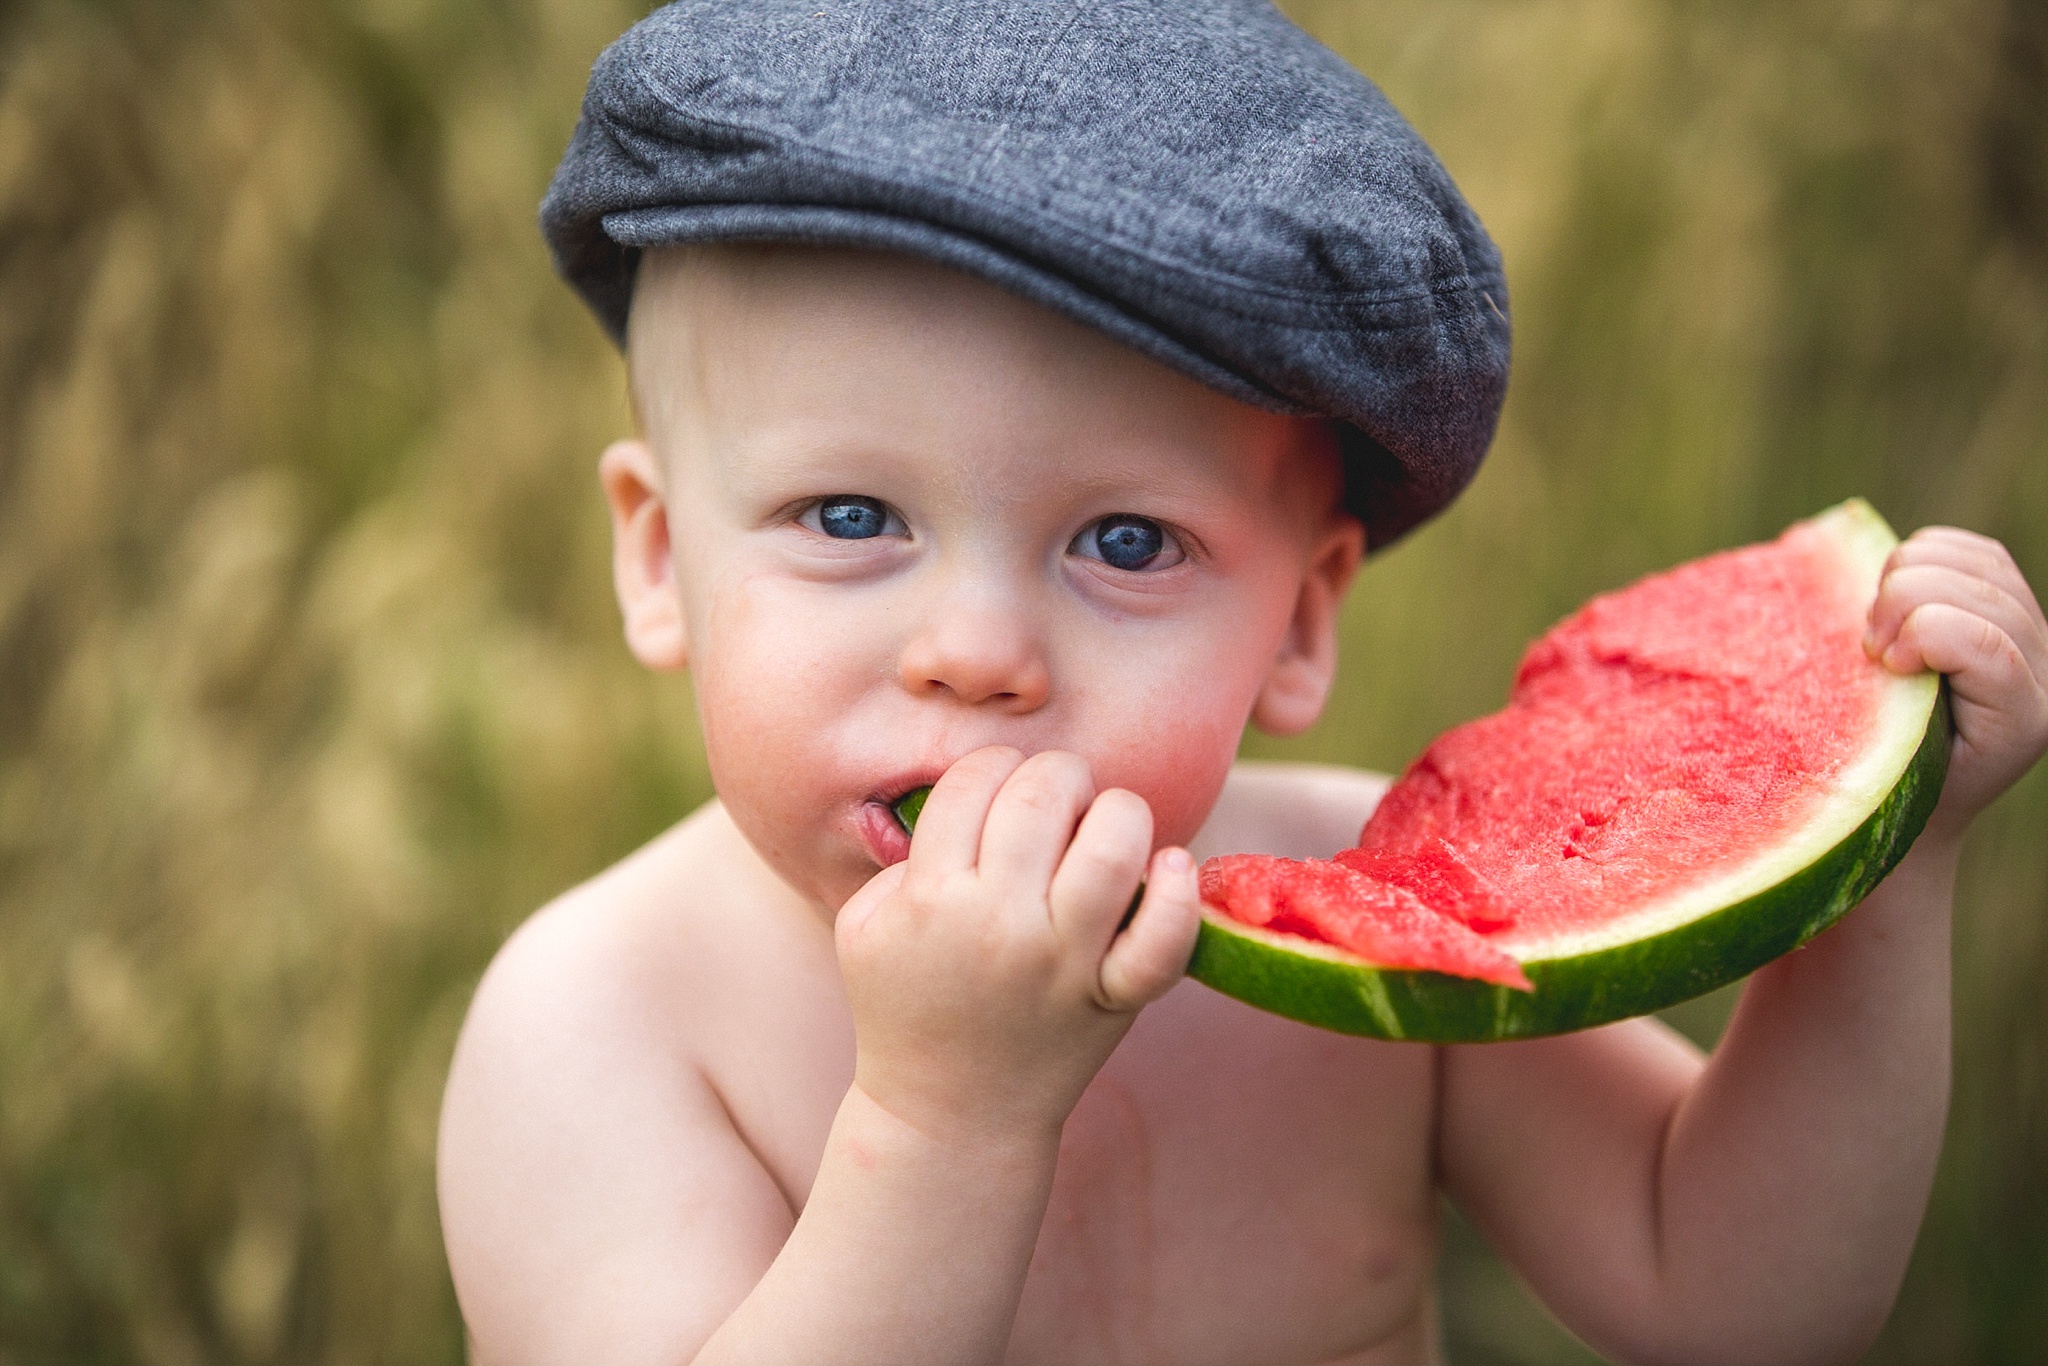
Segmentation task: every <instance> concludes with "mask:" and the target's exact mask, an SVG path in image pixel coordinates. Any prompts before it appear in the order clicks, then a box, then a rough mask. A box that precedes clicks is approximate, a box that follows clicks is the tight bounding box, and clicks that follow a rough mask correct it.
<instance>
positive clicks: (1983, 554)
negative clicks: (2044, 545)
mask: <svg viewBox="0 0 2048 1366" xmlns="http://www.w3.org/2000/svg"><path fill="white" fill-rule="evenodd" d="M1864 648H1865V649H1867V650H1869V651H1870V653H1871V654H1872V655H1873V656H1875V657H1877V658H1879V659H1882V660H1883V661H1884V663H1885V666H1886V667H1887V668H1890V669H1893V670H1896V671H1897V672H1899V673H1914V672H1917V671H1919V670H1921V669H1935V670H1939V671H1940V672H1942V673H1945V674H1947V675H1948V676H1949V690H1950V693H1951V696H1952V697H1953V698H1954V702H1955V720H1956V741H1955V749H1954V752H1953V753H1952V755H1951V756H1950V759H1949V770H1948V780H1947V782H1946V783H1945V784H1944V785H1943V787H1942V793H1941V804H1940V805H1939V806H1938V807H1937V808H1936V809H1935V813H1934V820H1933V822H1931V823H1930V828H1931V829H1938V830H1939V832H1940V833H1942V834H1946V835H1951V836H1953V835H1958V834H1960V833H1961V832H1962V829H1963V827H1964V826H1965V825H1967V824H1968V823H1969V821H1970V818H1971V817H1973V816H1975V815H1976V814H1977V813H1978V812H1979V811H1981V810H1983V809H1984V807H1985V806H1987V805H1989V804H1990V802H1991V800H1992V799H1993V798H1994V797H1996V796H1997V795H1998V794H1999V793H2001V792H2003V791H2004V790H2005V789H2006V788H2008V787H2010V786H2012V784H2013V783H2014V782H2015V781H2016V780H2017V779H2018V778H2019V776H2020V775H2021V774H2022V773H2025V772H2026V771H2027V769H2028V768H2029V767H2030V766H2032V764H2033V763H2034V761H2035V760H2037V759H2039V758H2040V757H2041V755H2042V753H2043V752H2044V751H2048V622H2044V621H2043V619H2042V616H2041V605H2040V603H2039V602H2037V601H2036V600H2035V598H2034V594H2033V590H2031V589H2030V588H2028V587H2027V581H2026V580H2025V579H2024V578H2022V577H2020V571H2019V566H2017V565H2015V564H2014V563H2013V560H2012V556H2011V555H2009V554H2007V553H2006V549H2005V547H2004V546H2002V545H2000V544H1999V543H1998V542H1997V541H1994V540H1991V539H1990V538H1989V537H1985V536H1979V535H1977V534H1975V533H1974V532H1969V531H1958V530H1956V529H1955V528H1954V527H1928V528H1926V529H1925V530H1923V531H1918V532H1915V533H1914V534H1913V536H1912V537H1911V538H1909V539H1908V540H1907V541H1906V542H1905V544H1903V545H1901V546H1900V547H1899V548H1898V549H1897V550H1894V551H1893V552H1892V556H1891V559H1890V560H1888V561H1886V563H1885V568H1884V577H1883V578H1882V579H1880V580H1879V582H1878V587H1877V601H1876V602H1874V603H1873V604H1871V608H1870V630H1869V633H1868V634H1867V635H1866V636H1865V638H1864Z"/></svg>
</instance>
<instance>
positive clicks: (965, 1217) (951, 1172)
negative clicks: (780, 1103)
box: [696, 1085, 1059, 1366]
mask: <svg viewBox="0 0 2048 1366" xmlns="http://www.w3.org/2000/svg"><path fill="white" fill-rule="evenodd" d="M1058 1146H1059V1134H1058V1131H1057V1129H1054V1130H1052V1131H1051V1132H1049V1133H1044V1134H1032V1135H1028V1136H1022V1137H1018V1136H1004V1137H1002V1138H1000V1139H997V1138H995V1137H993V1136H988V1137H985V1138H983V1139H980V1140H976V1139H974V1138H973V1137H971V1136H967V1135H961V1134H948V1135H932V1134H927V1133H924V1132H921V1131H920V1130H918V1129H916V1128H913V1127H912V1126H910V1125H908V1124H906V1123H904V1122H903V1121H901V1120H899V1119H898V1118H897V1117H896V1116H894V1115H892V1114H890V1113H889V1112H888V1111H887V1110H885V1109H884V1108H883V1107H882V1106H880V1105H878V1104H877V1103H875V1102H874V1101H873V1100H872V1099H870V1098H869V1097H868V1096H867V1094H866V1093H865V1092H864V1091H862V1090H861V1088H860V1087H859V1086H858V1085H856V1086H854V1087H853V1088H852V1089H850V1090H849V1091H848V1092H847V1095H846V1099H845V1101H844V1102H843V1103H842V1104H841V1105H840V1108H839V1113H838V1116H837V1118H836V1119H835V1120H834V1122H833V1126H832V1132H831V1136H830V1137H829V1139H828V1140H827V1142H826V1145H825V1153H824V1158H823V1161H822V1163H821V1165H820V1167H819V1170H818V1177H817V1180H816V1181H815V1182H814V1183H813V1185H812V1188H811V1194H810V1199H809V1201H808V1202H807V1203H806V1205H805V1207H804V1211H803V1214H802V1217H800V1218H799V1219H798V1220H797V1222H796V1226H795V1228H794V1230H793V1231H792V1232H791V1234H790V1236H789V1239H788V1241H787V1242H786V1243H785V1244H784V1245H783V1248H782V1251H781V1252H780V1254H779V1255H778V1256H777V1257H776V1259H775V1262H774V1264H773V1265H772V1266H771V1267H770V1268H769V1270H768V1272H767V1274H766V1275H764V1276H763V1277H762V1278H761V1280H760V1282H759V1283H758V1284H757V1285H756V1286H755V1287H754V1289H753V1291H752V1292H751V1293H750V1294H749V1295H748V1296H747V1298H746V1299H745V1300H744V1301H743V1302H742V1303H741V1304H740V1306H739V1308H738V1309H736V1310H735V1311H734V1312H733V1314H732V1316H731V1317H730V1318H728V1319H727V1320H726V1321H725V1323H724V1325H723V1326H721V1327H720V1328H719V1330H718V1331H717V1332H716V1333H714V1334H713V1335H712V1337H711V1340H710V1341H709V1342H707V1343H706V1344H705V1346H704V1349H703V1351H702V1352H700V1353H699V1354H698V1356H697V1358H696V1360H697V1363H698V1366H713V1364H714V1363H716V1364H717V1366H727V1363H750V1364H753V1363H764V1364H766V1366H781V1364H782V1363H787V1362H800V1361H819V1362H822V1361H832V1362H846V1363H854V1362H874V1363H878V1364H884V1366H915V1363H920V1362H932V1363H943V1364H944V1366H966V1364H967V1363H976V1362H994V1361H996V1360H998V1359H1000V1357H1001V1356H1002V1353H1003V1349H1004V1345H1005V1343H1006V1342H1007V1340H1008V1338H1009V1332H1010V1322H1011V1319H1012V1318H1013V1317H1014V1315H1015V1313H1016V1309H1017V1301H1018V1297H1019V1296H1020V1294H1021V1293H1022V1291H1023V1285H1024V1275H1025V1272H1026V1270H1027V1269H1028V1267H1029V1265H1030V1261H1031V1252H1032V1248H1033V1246H1034V1244H1035V1243H1036V1241H1037V1237H1038V1228H1039V1224H1040V1223H1041V1221H1042V1220H1043V1219H1044V1216H1045V1205H1046V1199H1047V1197H1048V1194H1049V1192H1050V1191H1051V1188H1052V1174H1053V1167H1054V1164H1055V1162H1056V1160H1057V1157H1058Z"/></svg>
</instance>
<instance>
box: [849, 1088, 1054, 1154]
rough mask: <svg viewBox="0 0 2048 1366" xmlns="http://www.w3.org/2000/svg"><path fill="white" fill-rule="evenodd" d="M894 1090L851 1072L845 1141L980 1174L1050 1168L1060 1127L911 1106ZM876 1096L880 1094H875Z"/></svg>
mask: <svg viewBox="0 0 2048 1366" xmlns="http://www.w3.org/2000/svg"><path fill="white" fill-rule="evenodd" d="M896 1090H897V1088H890V1087H886V1086H879V1085H877V1084H876V1083H875V1080H874V1079H873V1078H872V1077H869V1076H863V1075H862V1069H859V1068H856V1070H855V1073H854V1081H853V1085H852V1086H850V1087H848V1088H847V1092H846V1099H845V1100H844V1101H843V1102H842V1103H841V1106H840V1123H841V1124H842V1125H845V1126H847V1128H848V1131H849V1137H857V1138H858V1139H859V1140H860V1141H861V1142H863V1143H864V1144H871V1145H874V1146H875V1148H876V1150H878V1151H888V1152H891V1153H898V1154H901V1155H902V1156H903V1157H905V1158H907V1159H909V1160H913V1161H917V1162H929V1163H940V1164H945V1165H949V1166H956V1167H960V1168H962V1169H963V1170H974V1171H978V1172H980V1173H981V1174H982V1175H984V1176H999V1175H1001V1174H1002V1173H1004V1172H1016V1173H1019V1174H1025V1173H1036V1172H1038V1171H1039V1170H1040V1169H1041V1168H1042V1169H1045V1170H1048V1171H1049V1170H1050V1169H1051V1166H1052V1164H1053V1163H1054V1162H1056V1161H1057V1160H1058V1157H1059V1146H1060V1130H1061V1127H1062V1124H1061V1122H1060V1121H1058V1120H1055V1121H1052V1122H1050V1123H1047V1122H1045V1121H1044V1120H1042V1119H1033V1118H1030V1117H1024V1116H1018V1115H1013V1114H1007V1113H1003V1112H1000V1111H977V1110H975V1109H974V1108H972V1107H968V1106H947V1105H940V1104H935V1103H915V1102H913V1101H911V1100H909V1099H908V1098H906V1097H905V1096H903V1095H900V1094H896V1093H895V1092H896ZM877 1092H879V1093H880V1094H877Z"/></svg>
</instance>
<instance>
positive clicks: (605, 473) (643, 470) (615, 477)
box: [597, 440, 690, 669]
mask: <svg viewBox="0 0 2048 1366" xmlns="http://www.w3.org/2000/svg"><path fill="white" fill-rule="evenodd" d="M597 477H598V482H599V483H601V484H602V485H603V486H604V501H605V505H606V506H607V507H609V508H610V509H611V514H612V587H613V588H614V589H615V590H616V591H617V593H618V595H619V612H620V614H621V615H622V616H624V618H625V623H626V647H627V648H628V649H630V650H631V651H632V652H633V657H634V658H635V659H637V660H639V661H640V662H641V663H642V664H645V665H646V666H647V667H648V668H650V669H680V668H682V667H683V666H684V665H685V664H687V663H688V662H689V658H690V650H689V635H688V632H687V630H686V629H685V625H684V621H683V600H682V594H681V593H680V592H679V591H678V590H677V587H676V567H675V558H674V555H673V554H672V553H671V548H670V545H669V537H668V506H667V504H665V503H664V502H663V501H662V478H661V465H660V462H658V461H657V460H656V459H655V457H654V451H653V448H651V447H650V446H649V445H648V444H647V443H646V442H645V441H639V440H634V441H616V442H613V443H612V444H611V445H610V446H609V447H607V448H606V449H605V453H604V455H603V456H602V457H601V458H600V459H599V460H598V462H597Z"/></svg>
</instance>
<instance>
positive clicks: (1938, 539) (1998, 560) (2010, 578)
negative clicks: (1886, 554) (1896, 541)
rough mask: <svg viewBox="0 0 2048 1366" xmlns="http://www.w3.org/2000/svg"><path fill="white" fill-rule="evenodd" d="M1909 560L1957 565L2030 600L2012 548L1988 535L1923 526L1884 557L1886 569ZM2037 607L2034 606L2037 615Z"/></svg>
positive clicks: (1966, 571) (1915, 562)
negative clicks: (1885, 558) (1886, 557)
mask: <svg viewBox="0 0 2048 1366" xmlns="http://www.w3.org/2000/svg"><path fill="white" fill-rule="evenodd" d="M1909 564H1944V565H1947V566H1949V567H1950V568H1951V569H1960V570H1962V571H1964V572H1965V573H1968V574H1974V575H1976V576H1977V577H1978V578H1981V579H1987V580H1989V581H1990V582H1992V583H1995V584H1997V585H1998V586H1999V587H2000V588H2003V589H2004V590H2005V591H2006V592H2008V593H2010V594H2012V595H2013V596H2014V597H2015V598H2018V599H2021V600H2022V601H2026V602H2032V600H2033V593H2032V592H2031V590H2029V589H2028V587H2027V579H2026V576H2025V575H2024V574H2022V573H2020V567H2019V565H2018V563H2017V562H2015V561H2014V559H2013V557H2012V552H2011V551H2009V550H2007V549H2006V548H2005V546H2004V545H2003V544H2001V543H2000V542H1998V541H1995V540H1993V539H1992V538H1991V537H1989V536H1980V535H1978V534H1977V533H1976V532H1974V531H1964V530H1962V529H1961V528H1960V527H1952V526H1931V527H1924V528H1922V529H1921V530H1919V531H1916V532H1914V533H1913V535H1912V536H1910V537H1909V538H1907V540H1906V541H1905V542H1904V543H1903V544H1901V545H1900V546H1899V547H1898V548H1897V549H1895V550H1893V551H1892V553H1891V558H1890V559H1889V560H1887V561H1886V563H1885V569H1886V570H1887V571H1889V570H1891V569H1893V568H1895V567H1898V566H1902V565H1909ZM2039 612H2040V609H2039V607H2038V606H2037V607H2036V608H2035V613H2036V615H2037V616H2038V615H2039Z"/></svg>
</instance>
